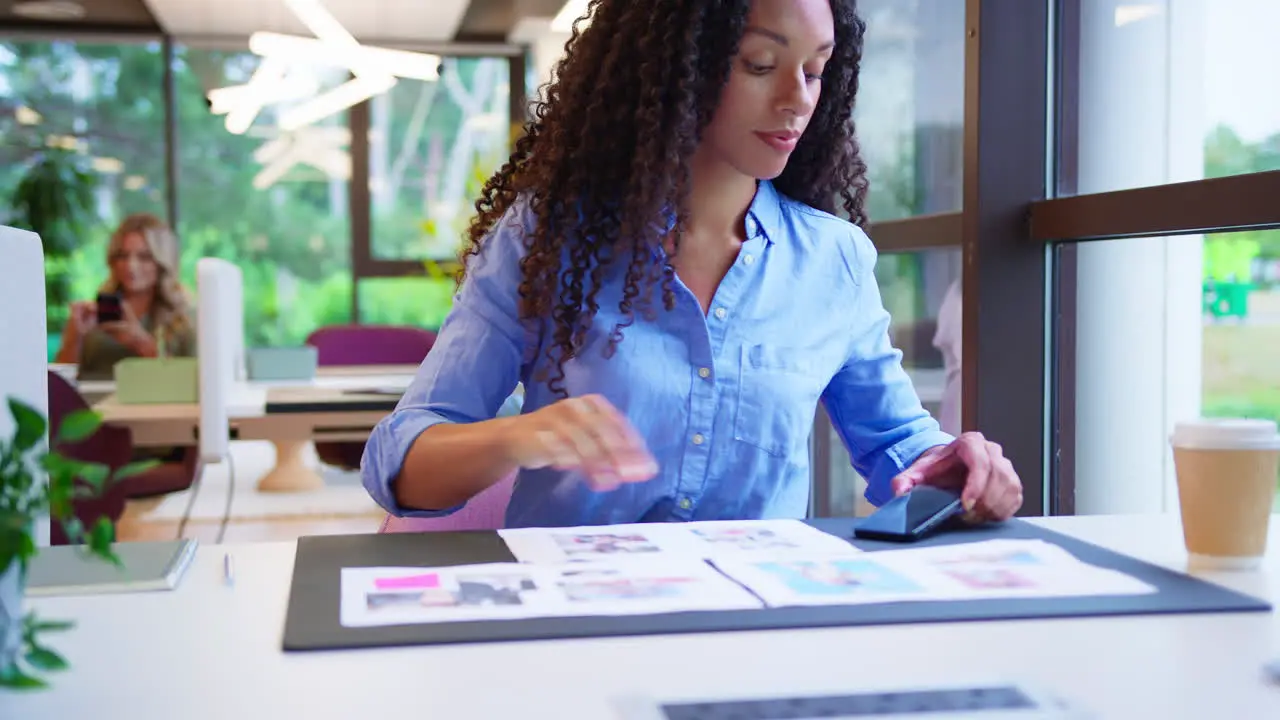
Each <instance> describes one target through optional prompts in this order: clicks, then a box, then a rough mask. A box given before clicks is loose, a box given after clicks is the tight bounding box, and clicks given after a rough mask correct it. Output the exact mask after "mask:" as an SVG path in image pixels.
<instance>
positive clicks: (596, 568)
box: [341, 558, 761, 627]
mask: <svg viewBox="0 0 1280 720" xmlns="http://www.w3.org/2000/svg"><path fill="white" fill-rule="evenodd" d="M758 607H761V603H760V600H759V598H757V597H756V596H755V595H753V594H751V593H750V592H748V591H747V590H746V589H744V588H743V587H742V586H741V585H739V584H738V583H736V582H734V581H733V580H731V579H729V578H727V577H725V576H724V575H723V574H721V573H719V572H717V571H716V569H715V568H714V567H712V566H710V565H708V564H707V563H706V562H703V561H701V560H697V559H692V560H683V561H677V560H673V559H672V558H663V559H661V560H631V561H627V562H625V563H615V564H606V563H587V562H583V563H566V564H561V565H554V566H552V565H531V564H527V563H494V564H486V565H460V566H455V567H447V568H344V569H343V571H342V609H341V614H342V617H341V622H342V625H343V626H345V627H367V626H371V625H403V624H412V623H429V622H463V621H473V620H503V619H517V618H530V617H548V616H558V615H576V616H582V615H628V614H633V613H663V612H686V611H695V610H728V609H739V608H758Z"/></svg>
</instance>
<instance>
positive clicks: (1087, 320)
mask: <svg viewBox="0 0 1280 720" xmlns="http://www.w3.org/2000/svg"><path fill="white" fill-rule="evenodd" d="M1064 8H1065V9H1066V11H1065V13H1064V15H1063V22H1062V31H1063V33H1062V38H1061V48H1060V50H1061V52H1062V58H1063V60H1062V67H1063V73H1064V74H1063V77H1062V90H1063V93H1062V98H1061V100H1060V102H1061V107H1060V108H1059V113H1058V115H1059V117H1060V118H1061V127H1060V138H1059V140H1060V152H1061V157H1060V158H1059V163H1058V194H1059V195H1065V196H1076V197H1074V198H1067V200H1068V201H1071V200H1073V199H1074V200H1080V201H1083V202H1085V203H1090V202H1092V203H1094V204H1092V205H1085V204H1079V203H1078V204H1077V205H1075V206H1073V207H1072V210H1073V212H1075V213H1077V214H1082V213H1088V214H1091V215H1093V216H1095V218H1101V219H1102V222H1101V223H1096V224H1095V225H1097V227H1095V228H1094V231H1091V233H1090V237H1089V238H1076V237H1055V238H1052V240H1051V241H1058V242H1063V241H1065V242H1064V244H1061V245H1059V246H1058V248H1057V252H1056V253H1055V255H1056V257H1057V264H1058V266H1059V269H1060V270H1063V269H1065V273H1064V272H1060V273H1059V276H1060V278H1059V279H1064V278H1065V279H1066V282H1063V283H1061V284H1060V286H1059V288H1058V291H1059V297H1058V303H1057V309H1058V312H1057V313H1056V316H1057V317H1058V318H1059V322H1060V324H1061V326H1062V327H1065V328H1067V329H1068V332H1067V337H1069V341H1068V342H1066V343H1065V344H1060V345H1059V347H1058V349H1057V352H1058V353H1059V354H1060V355H1065V356H1066V357H1065V359H1064V360H1063V362H1062V364H1061V366H1060V369H1059V372H1060V373H1061V374H1065V375H1066V376H1068V381H1067V386H1069V387H1070V388H1071V391H1070V392H1069V393H1068V394H1066V395H1064V396H1063V397H1062V398H1060V401H1061V402H1060V405H1059V407H1058V409H1057V414H1056V418H1055V421H1054V422H1055V427H1056V429H1057V430H1058V431H1059V437H1060V438H1062V439H1063V442H1064V446H1063V447H1060V448H1059V450H1060V451H1061V455H1060V456H1061V457H1068V458H1069V459H1070V460H1069V466H1070V470H1071V472H1070V478H1069V482H1070V483H1071V485H1072V490H1071V492H1072V494H1073V500H1074V505H1073V508H1072V509H1073V510H1074V512H1078V513H1099V512H1108V513H1115V512H1161V511H1174V510H1176V508H1177V493H1176V484H1175V483H1176V476H1175V470H1174V466H1173V458H1172V453H1171V451H1170V449H1169V442H1168V438H1169V433H1170V432H1171V430H1172V428H1173V425H1174V424H1175V423H1177V422H1178V421H1180V420H1183V419H1189V418H1193V417H1196V416H1199V415H1203V416H1243V417H1255V418H1266V419H1271V420H1280V394H1277V392H1276V387H1277V386H1278V385H1280V366H1277V365H1276V363H1275V362H1274V355H1275V351H1274V350H1273V349H1272V348H1276V347H1280V303H1278V302H1277V298H1280V292H1278V291H1280V287H1278V285H1280V282H1278V281H1280V272H1278V271H1280V267H1278V266H1280V230H1272V229H1267V228H1268V227H1276V226H1277V225H1278V224H1280V218H1272V220H1271V221H1270V222H1269V223H1268V221H1262V222H1259V221H1258V220H1257V219H1256V218H1258V217H1259V213H1258V212H1257V211H1256V210H1250V209H1248V206H1249V202H1248V200H1249V199H1250V198H1265V197H1267V196H1268V195H1272V196H1273V195H1274V192H1268V191H1267V190H1266V188H1265V185H1264V183H1266V182H1268V180H1267V178H1266V176H1265V175H1264V174H1265V173H1267V172H1268V171H1273V170H1277V169H1280V104H1278V103H1280V101H1277V99H1276V97H1275V96H1274V95H1275V94H1274V93H1268V92H1267V91H1266V90H1265V88H1266V87H1267V86H1268V83H1270V82H1271V81H1270V80H1268V79H1267V78H1266V77H1265V75H1266V73H1267V72H1269V71H1268V68H1270V67H1274V66H1275V65H1276V63H1277V62H1280V49H1278V48H1277V47H1276V45H1275V43H1274V42H1273V41H1272V39H1271V38H1270V36H1269V34H1268V31H1267V29H1268V28H1269V27H1271V26H1273V25H1274V24H1275V23H1276V22H1280V7H1277V6H1276V5H1275V3H1273V2H1269V1H1268V0H1239V1H1238V2H1232V3H1209V2H1185V3H1182V2H1179V3H1174V2H1168V1H1166V2H1154V3H1141V4H1126V3H1117V2H1105V1H1103V0H1080V2H1078V3H1066V4H1064ZM1213 178H1233V179H1238V180H1240V181H1242V182H1247V183H1256V184H1252V185H1249V186H1248V187H1250V188H1252V189H1248V190H1244V189H1241V190H1238V191H1237V192H1236V193H1235V194H1234V195H1233V196H1232V198H1233V199H1235V200H1238V202H1232V203H1231V205H1230V206H1228V205H1227V204H1226V203H1225V202H1224V201H1223V200H1221V199H1215V200H1214V201H1213V203H1209V202H1207V201H1203V200H1192V199H1190V198H1191V197H1192V196H1191V195H1188V194H1180V195H1178V196H1176V197H1177V198H1178V199H1174V197H1175V196H1172V195H1164V196H1161V195H1160V194H1159V192H1162V191H1166V186H1168V185H1169V184H1171V183H1179V184H1180V185H1179V188H1181V189H1179V190H1178V192H1179V193H1192V192H1205V193H1208V192H1209V191H1208V190H1207V189H1206V190H1200V189H1201V188H1209V187H1210V186H1215V187H1217V186H1216V185H1213V182H1212V181H1211V180H1207V179H1213ZM1234 181H1235V180H1233V182H1234ZM1237 187H1239V188H1245V187H1246V185H1243V184H1242V185H1239V186H1237ZM1136 188H1149V189H1151V190H1150V191H1144V193H1145V194H1141V193H1140V194H1135V193H1134V192H1129V193H1125V192H1113V191H1128V190H1131V189H1136ZM1186 188H1190V190H1186ZM1201 197H1208V195H1204V196H1201ZM1214 197H1215V198H1217V197H1218V196H1214ZM1054 202H1057V201H1048V202H1047V203H1037V204H1040V205H1052V204H1053V203H1054ZM1264 202H1265V201H1264ZM1255 206H1256V203H1255ZM1188 207H1190V208H1191V209H1192V210H1198V211H1202V212H1201V214H1202V215H1203V214H1205V213H1206V212H1207V213H1209V214H1211V215H1212V216H1213V217H1215V218H1217V220H1216V221H1208V220H1199V219H1195V218H1190V216H1188V214H1187V208H1188ZM1034 215H1035V208H1033V216H1034ZM1244 217H1248V218H1250V220H1248V221H1247V222H1245V221H1243V220H1242V218H1244ZM1135 218H1142V220H1140V221H1135ZM1168 218H1177V220H1176V223H1180V226H1178V225H1177V224H1175V221H1172V220H1169V219H1168ZM1144 222H1145V223H1148V224H1149V225H1151V226H1152V227H1158V228H1160V229H1159V231H1147V232H1145V233H1144V232H1143V231H1142V229H1141V228H1140V227H1137V226H1138V225H1141V224H1142V223H1144ZM1105 225H1113V226H1114V227H1113V228H1112V229H1114V230H1115V235H1111V234H1110V233H1108V232H1106V230H1107V228H1106V227H1102V226H1105ZM1241 228H1243V229H1241ZM1227 230H1231V231H1229V232H1228V231H1227ZM1168 232H1172V233H1176V234H1175V235H1172V236H1165V235H1163V233H1168ZM1143 234H1150V235H1152V236H1151V237H1142V236H1140V235H1143ZM1132 235H1139V237H1130V236H1132ZM1098 238H1100V239H1098ZM1083 239H1096V241H1094V242H1081V243H1079V244H1075V243H1076V242H1077V241H1079V240H1083ZM1068 243H1069V244H1068ZM1057 480H1058V481H1060V482H1061V481H1063V480H1064V478H1058V479H1057ZM1277 483H1278V488H1280V478H1278V479H1277Z"/></svg>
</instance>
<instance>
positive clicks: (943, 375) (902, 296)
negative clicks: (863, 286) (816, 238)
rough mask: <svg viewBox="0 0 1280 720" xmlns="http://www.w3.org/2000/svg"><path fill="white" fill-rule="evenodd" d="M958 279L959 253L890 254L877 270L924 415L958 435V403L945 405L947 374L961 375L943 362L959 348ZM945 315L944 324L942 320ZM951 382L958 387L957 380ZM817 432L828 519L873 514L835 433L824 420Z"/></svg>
mask: <svg viewBox="0 0 1280 720" xmlns="http://www.w3.org/2000/svg"><path fill="white" fill-rule="evenodd" d="M959 277H960V249H959V248H947V249H938V250H925V251H920V252H913V253H886V254H884V255H881V256H880V260H879V262H878V263H877V265H876V281H877V283H878V284H879V286H880V295H881V297H882V299H883V301H884V304H885V308H886V309H887V310H888V311H889V314H890V316H891V317H892V321H891V323H890V328H889V335H890V338H891V339H892V341H893V344H894V346H895V347H897V348H898V349H899V350H901V351H902V353H903V359H902V364H903V367H905V368H906V370H907V374H908V375H910V376H911V380H912V382H913V384H914V385H915V388H916V393H917V394H918V395H919V396H920V401H921V402H922V403H923V404H924V407H925V410H927V411H928V412H929V413H930V414H932V415H933V416H934V417H935V418H938V420H939V422H940V423H942V425H943V427H944V429H946V430H948V431H954V429H955V427H956V426H957V425H958V423H959V414H958V413H959V403H958V399H959V398H958V397H955V398H947V399H946V400H945V401H944V397H945V395H946V391H947V370H949V369H950V370H954V371H958V369H959V366H958V364H956V363H955V362H954V360H953V361H948V360H947V358H946V357H945V355H946V353H947V352H955V351H956V350H957V349H958V346H959V338H960V327H959V325H958V323H957V321H958V320H959V309H960V308H959V295H958V291H959V286H958V281H959ZM953 284H955V287H953ZM948 296H950V297H948ZM944 315H945V316H946V317H947V319H946V320H942V317H943V316H944ZM940 324H941V325H942V332H941V334H940V333H939V325H940ZM953 381H954V382H957V383H958V381H959V378H958V376H956V377H955V378H954V380H953ZM955 387H956V388H958V387H959V385H956V386H955ZM815 431H816V432H825V433H827V434H828V436H829V438H828V443H829V447H830V448H831V450H830V451H829V452H830V457H829V459H828V462H829V465H830V467H829V468H828V469H827V472H828V475H829V477H830V483H831V485H830V492H829V497H830V500H829V503H830V507H829V512H830V514H832V515H835V516H849V515H855V514H859V513H865V512H866V511H868V510H869V509H870V508H869V507H866V503H865V501H863V500H862V493H863V492H864V491H865V489H866V482H865V480H863V478H861V477H860V476H859V475H858V474H857V473H856V472H853V470H852V469H851V468H850V463H849V455H848V452H847V451H846V450H845V448H844V445H843V444H842V443H841V440H840V438H839V436H838V435H836V432H835V428H833V427H831V425H830V424H829V422H827V421H826V420H825V418H823V419H822V421H820V422H819V423H818V424H817V425H816V427H815ZM820 459H821V458H819V460H820Z"/></svg>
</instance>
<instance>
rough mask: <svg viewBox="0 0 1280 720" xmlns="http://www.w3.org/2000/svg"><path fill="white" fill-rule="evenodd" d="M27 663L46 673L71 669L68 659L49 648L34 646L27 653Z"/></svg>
mask: <svg viewBox="0 0 1280 720" xmlns="http://www.w3.org/2000/svg"><path fill="white" fill-rule="evenodd" d="M27 662H28V663H29V664H30V665H31V667H33V668H35V669H37V670H44V671H46V672H49V671H53V670H66V669H67V668H68V667H70V664H69V663H68V662H67V659H66V658H64V657H62V656H61V655H59V654H58V653H56V652H54V651H52V650H50V649H49V648H47V647H42V646H40V645H33V646H32V648H31V649H30V650H28V651H27Z"/></svg>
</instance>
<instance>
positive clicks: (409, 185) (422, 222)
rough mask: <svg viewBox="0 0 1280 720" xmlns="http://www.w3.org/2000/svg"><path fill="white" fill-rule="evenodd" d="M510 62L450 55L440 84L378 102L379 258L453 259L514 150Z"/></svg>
mask: <svg viewBox="0 0 1280 720" xmlns="http://www.w3.org/2000/svg"><path fill="white" fill-rule="evenodd" d="M509 74H510V71H509V66H508V61H507V59H506V58H485V57H479V58H470V57H468V58H448V59H446V60H445V61H444V62H443V67H442V68H441V72H440V80H439V81H438V82H431V83H427V82H419V81H412V80H409V81H402V82H400V83H398V84H397V85H396V86H395V87H393V88H392V89H391V91H390V92H387V93H385V94H383V95H380V96H378V97H376V98H374V99H373V101H372V103H371V106H372V107H371V117H370V128H369V190H370V193H371V196H372V204H373V233H372V250H373V256H374V257H375V258H377V259H380V260H426V259H432V260H453V259H454V258H456V257H457V253H458V247H459V242H460V238H461V237H462V232H463V230H464V229H465V227H466V223H467V221H468V220H470V218H471V215H472V213H473V210H472V205H473V203H474V202H475V199H476V198H477V197H478V196H479V194H480V189H481V188H482V187H483V185H484V183H485V181H487V180H488V179H489V176H490V175H492V174H493V172H494V171H495V170H497V169H498V167H499V166H501V165H502V163H503V162H504V161H506V159H507V156H508V154H509V153H510V150H509V147H508V136H509V135H510V132H511V131H510V125H511V116H510V89H509V86H508V76H509Z"/></svg>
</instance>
